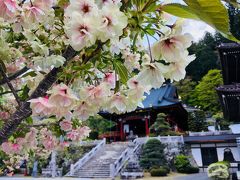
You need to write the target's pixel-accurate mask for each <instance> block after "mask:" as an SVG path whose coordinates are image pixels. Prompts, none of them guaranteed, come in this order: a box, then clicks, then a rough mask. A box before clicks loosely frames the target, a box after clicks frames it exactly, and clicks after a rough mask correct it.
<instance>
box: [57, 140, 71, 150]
mask: <svg viewBox="0 0 240 180" xmlns="http://www.w3.org/2000/svg"><path fill="white" fill-rule="evenodd" d="M65 147H69V142H66V141H63V142H60V143H59V148H60V149H63V148H65Z"/></svg>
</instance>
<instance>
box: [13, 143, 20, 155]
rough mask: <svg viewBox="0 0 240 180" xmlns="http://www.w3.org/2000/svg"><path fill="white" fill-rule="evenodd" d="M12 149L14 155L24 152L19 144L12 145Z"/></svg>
mask: <svg viewBox="0 0 240 180" xmlns="http://www.w3.org/2000/svg"><path fill="white" fill-rule="evenodd" d="M11 148H12V151H13V153H15V154H19V153H20V152H21V150H22V146H21V145H20V144H17V143H14V144H12V147H11Z"/></svg>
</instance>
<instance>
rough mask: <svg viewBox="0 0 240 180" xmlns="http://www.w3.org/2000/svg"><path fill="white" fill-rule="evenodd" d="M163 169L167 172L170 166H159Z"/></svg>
mask: <svg viewBox="0 0 240 180" xmlns="http://www.w3.org/2000/svg"><path fill="white" fill-rule="evenodd" d="M161 167H162V168H163V169H165V170H166V171H167V173H170V168H169V167H168V166H161Z"/></svg>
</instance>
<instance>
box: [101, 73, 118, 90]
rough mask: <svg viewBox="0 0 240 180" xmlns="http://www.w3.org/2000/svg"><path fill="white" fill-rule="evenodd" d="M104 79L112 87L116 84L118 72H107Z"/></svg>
mask: <svg viewBox="0 0 240 180" xmlns="http://www.w3.org/2000/svg"><path fill="white" fill-rule="evenodd" d="M103 81H104V82H106V83H108V84H109V85H110V87H111V88H115V86H116V74H115V73H105V76H104V78H103Z"/></svg>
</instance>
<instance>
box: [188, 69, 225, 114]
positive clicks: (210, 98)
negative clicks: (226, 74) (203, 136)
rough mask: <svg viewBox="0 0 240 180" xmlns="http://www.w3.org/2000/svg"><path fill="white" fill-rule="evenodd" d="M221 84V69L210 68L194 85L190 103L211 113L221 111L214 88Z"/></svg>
mask: <svg viewBox="0 0 240 180" xmlns="http://www.w3.org/2000/svg"><path fill="white" fill-rule="evenodd" d="M221 84H223V79H222V74H221V71H220V70H218V69H213V70H210V71H209V72H208V73H207V74H206V75H205V76H204V77H203V78H202V80H201V81H200V83H199V84H198V85H197V86H196V87H195V89H194V93H193V94H192V98H191V102H190V104H191V105H197V106H200V108H201V109H202V110H205V111H210V112H213V113H215V112H219V111H221V107H220V103H219V99H218V96H217V93H216V90H215V88H216V87H217V86H219V85H221Z"/></svg>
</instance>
